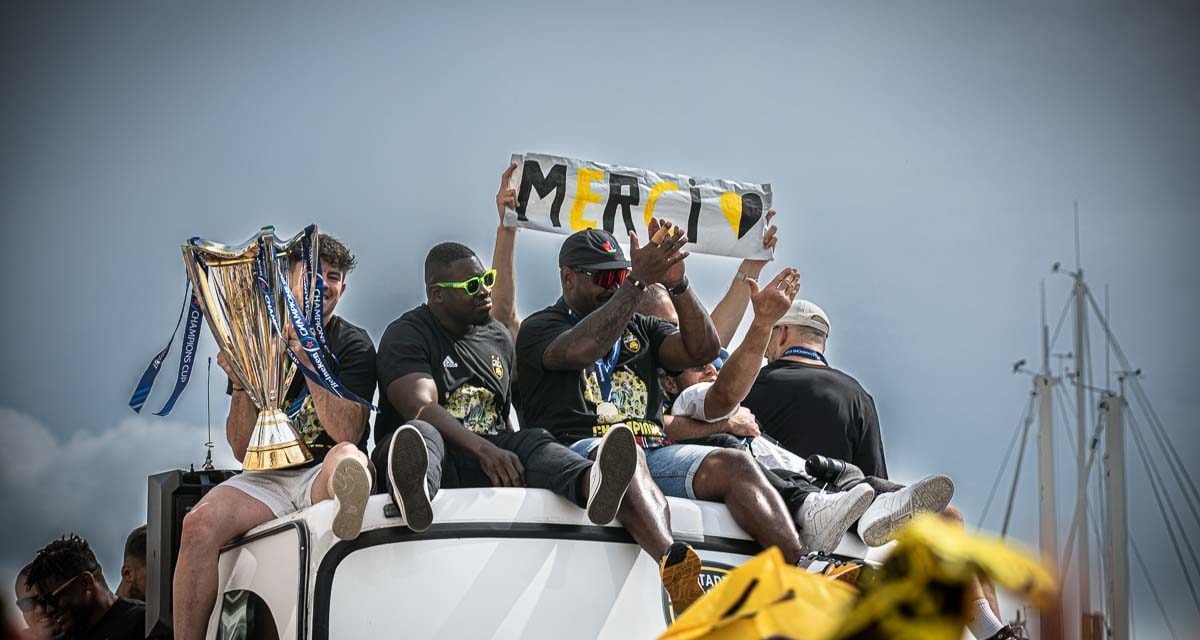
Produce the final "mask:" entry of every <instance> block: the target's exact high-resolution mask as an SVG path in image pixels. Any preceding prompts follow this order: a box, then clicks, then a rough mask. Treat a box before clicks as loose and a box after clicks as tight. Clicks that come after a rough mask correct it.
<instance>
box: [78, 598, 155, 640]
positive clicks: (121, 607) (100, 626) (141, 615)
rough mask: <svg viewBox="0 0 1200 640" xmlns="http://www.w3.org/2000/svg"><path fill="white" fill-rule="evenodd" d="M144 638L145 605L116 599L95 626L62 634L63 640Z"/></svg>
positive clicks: (137, 601) (126, 639) (138, 639)
mask: <svg viewBox="0 0 1200 640" xmlns="http://www.w3.org/2000/svg"><path fill="white" fill-rule="evenodd" d="M145 637H146V605H145V604H144V603H143V602H142V601H140V600H126V599H125V598H117V601H116V602H114V603H113V606H111V607H109V609H108V611H107V612H106V613H105V614H104V617H103V618H100V621H99V622H97V623H96V626H94V627H92V628H91V629H88V630H87V631H82V632H79V633H64V634H62V635H60V636H58V638H62V639H63V640H135V639H136V640H141V639H142V638H145Z"/></svg>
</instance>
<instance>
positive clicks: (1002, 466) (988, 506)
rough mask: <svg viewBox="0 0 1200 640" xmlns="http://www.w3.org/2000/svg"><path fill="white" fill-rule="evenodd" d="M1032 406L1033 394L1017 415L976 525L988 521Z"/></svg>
mask: <svg viewBox="0 0 1200 640" xmlns="http://www.w3.org/2000/svg"><path fill="white" fill-rule="evenodd" d="M1032 407H1033V396H1032V395H1030V397H1029V400H1027V401H1026V402H1025V408H1024V409H1023V410H1022V411H1021V414H1020V415H1019V416H1017V426H1016V428H1015V429H1013V435H1012V438H1011V439H1010V440H1009V441H1008V450H1007V451H1005V452H1004V459H1003V460H1002V461H1001V462H1000V468H999V469H997V470H996V479H995V480H993V481H992V490H991V491H990V492H988V497H987V501H986V502H984V503H983V515H981V516H979V522H978V523H977V524H976V525H975V526H976V527H979V528H982V527H983V523H984V522H985V521H987V517H988V511H989V510H990V509H991V508H992V499H993V498H995V497H996V490H997V489H998V488H1000V480H1001V479H1002V478H1003V477H1004V469H1005V468H1006V467H1007V466H1008V459H1009V458H1010V457H1011V456H1012V452H1013V447H1014V446H1016V444H1017V436H1019V435H1021V425H1022V424H1025V425H1026V428H1028V420H1029V412H1030V409H1031V408H1032ZM1023 448H1024V447H1022V449H1023ZM1024 453H1025V452H1024V451H1022V452H1021V454H1022V455H1024Z"/></svg>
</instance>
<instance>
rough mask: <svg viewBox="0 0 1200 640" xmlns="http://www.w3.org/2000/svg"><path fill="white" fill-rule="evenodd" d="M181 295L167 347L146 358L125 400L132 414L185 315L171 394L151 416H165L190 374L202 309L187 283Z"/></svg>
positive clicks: (138, 410) (147, 392) (137, 410)
mask: <svg viewBox="0 0 1200 640" xmlns="http://www.w3.org/2000/svg"><path fill="white" fill-rule="evenodd" d="M183 294H184V307H183V309H180V310H179V319H178V320H176V321H175V331H174V332H172V333H171V339H170V340H168V341H167V346H165V347H163V350H162V351H159V352H158V353H157V354H155V356H154V359H153V360H151V361H150V364H149V366H147V367H146V371H145V372H144V373H142V377H141V378H140V379H139V380H138V384H137V388H136V389H134V391H133V397H131V398H130V399H129V408H131V409H133V412H134V413H141V412H142V405H144V404H146V398H148V397H150V389H151V388H153V387H154V380H155V378H157V377H158V372H159V370H160V369H161V368H162V364H163V361H164V360H166V358H167V352H169V351H170V350H171V344H172V343H174V342H175V336H176V334H178V333H179V326H180V325H181V324H182V322H183V318H184V316H185V315H186V316H187V319H188V321H187V330H186V332H185V333H184V337H183V340H184V342H183V348H182V349H180V351H179V374H178V376H176V379H175V388H174V390H172V391H171V397H170V398H168V399H167V402H166V404H164V405H163V407H162V409H159V410H158V411H156V412H155V413H154V415H156V416H165V415H167V414H169V413H171V409H173V408H175V401H176V400H178V399H179V394H181V393H183V389H184V387H186V386H187V383H188V380H190V379H191V377H192V361H193V360H194V359H195V357H196V345H197V343H198V342H199V340H200V324H201V323H202V322H203V321H204V312H203V311H202V310H201V308H200V301H199V300H197V299H196V297H195V296H194V295H193V294H192V289H191V283H190V282H189V283H187V284H185V285H184V288H183ZM185 310H186V311H185Z"/></svg>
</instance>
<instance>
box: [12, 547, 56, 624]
mask: <svg viewBox="0 0 1200 640" xmlns="http://www.w3.org/2000/svg"><path fill="white" fill-rule="evenodd" d="M32 566H33V564H32V563H30V564H27V565H25V567H24V568H22V569H21V572H20V573H18V574H17V585H16V592H17V608H18V609H20V610H21V617H22V618H24V619H25V624H26V625H27V628H26V629H25V630H24V631H23V632H22V633H21V635H20V636H18V637H20V638H21V639H22V640H50V639H51V638H53V637H54V636H55V635H57V634H58V631H57V630H56V629H55V628H54V623H53V622H51V621H50V617H49V616H47V615H46V607H45V605H44V604H42V599H41V598H40V597H38V590H37V587H35V586H32V585H29V584H26V579H27V578H28V577H29V568H30V567H32Z"/></svg>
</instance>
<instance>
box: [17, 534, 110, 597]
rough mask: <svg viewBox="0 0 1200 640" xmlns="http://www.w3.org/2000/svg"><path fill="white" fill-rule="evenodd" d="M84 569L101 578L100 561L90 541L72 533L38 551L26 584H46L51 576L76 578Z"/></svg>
mask: <svg viewBox="0 0 1200 640" xmlns="http://www.w3.org/2000/svg"><path fill="white" fill-rule="evenodd" d="M84 571H88V572H90V573H91V574H92V575H93V576H96V577H97V578H101V575H102V574H101V570H100V563H99V562H96V554H94V553H92V547H91V546H90V545H89V544H88V541H87V540H84V539H83V538H80V537H79V536H77V535H75V534H73V533H72V534H71V535H68V536H63V537H61V538H59V539H58V540H55V541H53V542H51V543H50V544H48V545H46V546H44V547H42V550H41V551H38V554H37V557H35V558H34V559H33V562H31V563H30V564H29V576H28V577H26V578H25V586H26V588H33V587H34V586H36V585H39V584H44V583H45V581H46V580H47V579H49V578H58V579H60V580H66V579H70V578H74V577H75V576H77V575H79V574H81V573H83V572H84Z"/></svg>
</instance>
